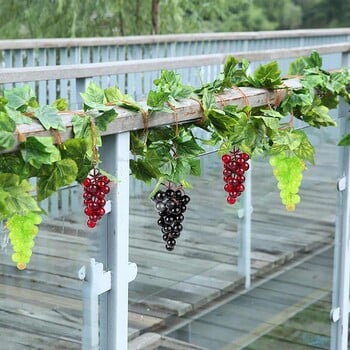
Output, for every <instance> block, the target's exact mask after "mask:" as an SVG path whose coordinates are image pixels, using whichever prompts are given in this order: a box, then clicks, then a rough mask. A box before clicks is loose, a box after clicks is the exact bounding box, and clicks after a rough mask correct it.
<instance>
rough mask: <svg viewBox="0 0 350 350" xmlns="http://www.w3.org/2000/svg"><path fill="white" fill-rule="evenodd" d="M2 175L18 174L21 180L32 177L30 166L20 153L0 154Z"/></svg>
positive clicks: (0, 171)
mask: <svg viewBox="0 0 350 350" xmlns="http://www.w3.org/2000/svg"><path fill="white" fill-rule="evenodd" d="M0 173H12V174H17V175H18V176H20V178H21V179H25V178H29V177H30V175H31V174H30V169H29V165H28V163H25V162H24V160H23V158H22V157H21V154H20V152H11V153H3V154H0Z"/></svg>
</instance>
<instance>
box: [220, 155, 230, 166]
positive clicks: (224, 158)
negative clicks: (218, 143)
mask: <svg viewBox="0 0 350 350" xmlns="http://www.w3.org/2000/svg"><path fill="white" fill-rule="evenodd" d="M221 159H222V161H223V162H224V163H226V164H227V163H229V162H230V161H231V157H230V155H229V154H224V155H223V156H222V157H221Z"/></svg>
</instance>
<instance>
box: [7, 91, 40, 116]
mask: <svg viewBox="0 0 350 350" xmlns="http://www.w3.org/2000/svg"><path fill="white" fill-rule="evenodd" d="M4 96H5V97H6V98H7V100H8V102H7V105H8V107H9V108H13V109H17V110H21V111H22V112H24V111H26V110H27V108H28V107H29V106H30V107H37V102H36V97H35V93H34V91H33V90H32V88H31V87H30V86H29V85H23V86H21V87H16V88H13V89H10V90H5V91H4Z"/></svg>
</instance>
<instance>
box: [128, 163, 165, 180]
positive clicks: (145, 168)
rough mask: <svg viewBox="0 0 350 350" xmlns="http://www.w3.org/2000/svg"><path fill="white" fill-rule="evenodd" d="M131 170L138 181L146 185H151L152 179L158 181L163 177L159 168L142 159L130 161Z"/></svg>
mask: <svg viewBox="0 0 350 350" xmlns="http://www.w3.org/2000/svg"><path fill="white" fill-rule="evenodd" d="M130 169H131V172H132V174H133V176H134V177H135V178H136V179H138V180H141V181H143V182H145V183H146V184H150V183H151V181H152V179H158V178H159V177H160V176H161V173H160V172H159V169H158V168H157V167H155V166H153V164H152V163H149V162H147V161H144V160H142V159H137V160H134V159H130Z"/></svg>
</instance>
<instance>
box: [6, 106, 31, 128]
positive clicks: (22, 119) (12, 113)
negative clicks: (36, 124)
mask: <svg viewBox="0 0 350 350" xmlns="http://www.w3.org/2000/svg"><path fill="white" fill-rule="evenodd" d="M5 110H6V113H7V115H8V116H9V117H10V118H11V119H12V120H13V121H14V122H15V123H16V124H31V123H32V122H33V119H32V118H30V117H27V116H26V115H24V114H23V113H21V112H20V111H17V110H15V109H12V108H9V107H7V106H6V107H5Z"/></svg>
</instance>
